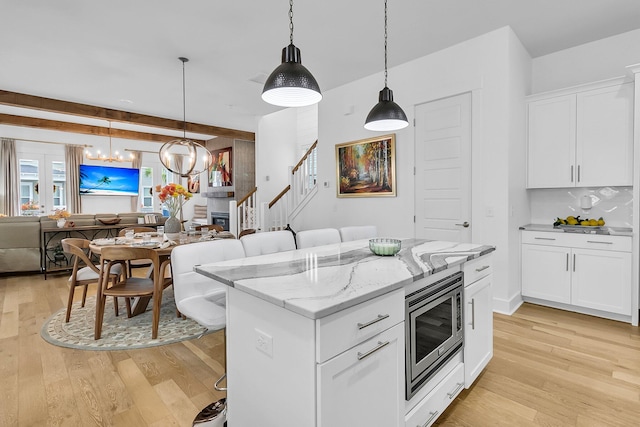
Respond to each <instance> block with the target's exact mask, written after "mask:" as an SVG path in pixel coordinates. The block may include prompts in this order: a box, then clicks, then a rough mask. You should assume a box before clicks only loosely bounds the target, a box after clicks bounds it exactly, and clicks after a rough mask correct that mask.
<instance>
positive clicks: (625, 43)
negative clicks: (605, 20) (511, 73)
mask: <svg viewBox="0 0 640 427" xmlns="http://www.w3.org/2000/svg"><path fill="white" fill-rule="evenodd" d="M638 46H640V30H634V31H629V32H627V33H623V34H619V35H617V36H612V37H607V38H604V39H601V40H597V41H595V42H591V43H586V44H583V45H580V46H576V47H573V48H570V49H565V50H561V51H559V52H555V53H551V54H549V55H545V56H540V57H538V58H535V59H534V60H533V85H532V93H539V92H546V91H549V90H555V89H562V88H565V87H570V86H575V85H579V84H584V83H591V82H595V81H598V80H605V79H609V78H614V77H620V76H624V75H625V74H626V70H625V67H626V66H627V65H634V64H638V63H640V49H638Z"/></svg>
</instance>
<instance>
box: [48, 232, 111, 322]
mask: <svg viewBox="0 0 640 427" xmlns="http://www.w3.org/2000/svg"><path fill="white" fill-rule="evenodd" d="M60 243H61V244H62V250H63V251H64V252H66V253H68V254H71V255H72V256H73V271H72V272H71V277H69V298H68V300H67V313H66V315H65V318H64V321H65V323H69V319H70V318H71V306H72V305H73V296H74V294H75V291H76V287H78V286H82V287H83V290H82V305H81V307H84V304H85V302H86V300H87V288H88V287H89V284H91V283H99V282H100V266H99V265H95V264H94V263H93V261H91V259H90V258H91V253H90V252H89V244H90V243H91V242H90V241H89V240H86V239H80V238H71V237H70V238H66V239H62V241H60ZM121 274H122V266H121V265H120V264H118V265H114V267H113V269H112V272H111V274H110V275H109V282H110V283H112V284H114V283H115V282H116V280H118V277H119V276H120V275H121ZM97 303H98V302H97V301H96V304H97ZM113 307H114V309H115V314H116V316H117V315H118V298H116V297H114V298H113Z"/></svg>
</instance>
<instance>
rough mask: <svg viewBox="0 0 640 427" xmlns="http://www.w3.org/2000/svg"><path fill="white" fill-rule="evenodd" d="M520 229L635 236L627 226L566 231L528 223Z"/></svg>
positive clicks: (546, 225)
mask: <svg viewBox="0 0 640 427" xmlns="http://www.w3.org/2000/svg"><path fill="white" fill-rule="evenodd" d="M520 230H526V231H545V232H549V233H576V234H603V235H607V236H629V237H631V236H633V230H632V229H631V228H626V227H608V226H604V227H602V228H601V229H593V230H589V229H588V228H585V229H578V231H565V230H563V229H561V228H554V227H553V225H552V224H527V225H523V226H521V227H520Z"/></svg>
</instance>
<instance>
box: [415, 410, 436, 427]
mask: <svg viewBox="0 0 640 427" xmlns="http://www.w3.org/2000/svg"><path fill="white" fill-rule="evenodd" d="M438 414H439V413H438V411H436V412H431V411H429V419H428V420H427V422H426V423H424V424H422V425H420V424H418V425H417V426H416V427H427V426H428V425H429V424H430V423H431V421H433V420H435V419H436V417H437V416H438Z"/></svg>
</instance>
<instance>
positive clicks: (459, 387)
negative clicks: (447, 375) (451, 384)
mask: <svg viewBox="0 0 640 427" xmlns="http://www.w3.org/2000/svg"><path fill="white" fill-rule="evenodd" d="M463 385H464V383H457V384H456V388H455V389H454V390H453V391H452V392H450V393H447V396H449V399H453V398H454V397H455V395H456V394H457V393H458V391H460V389H461V388H462V386H463Z"/></svg>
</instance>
